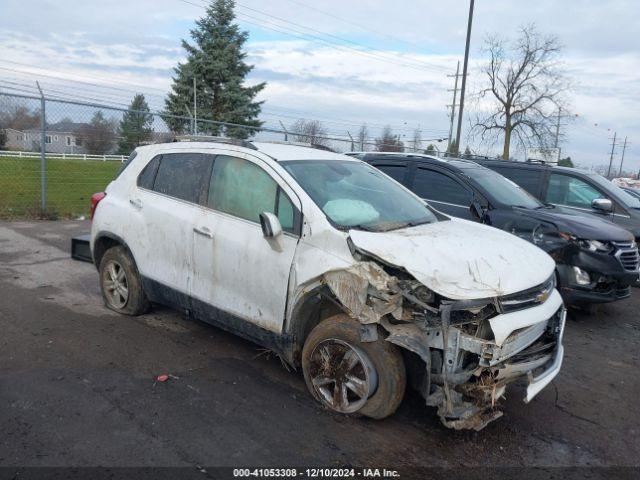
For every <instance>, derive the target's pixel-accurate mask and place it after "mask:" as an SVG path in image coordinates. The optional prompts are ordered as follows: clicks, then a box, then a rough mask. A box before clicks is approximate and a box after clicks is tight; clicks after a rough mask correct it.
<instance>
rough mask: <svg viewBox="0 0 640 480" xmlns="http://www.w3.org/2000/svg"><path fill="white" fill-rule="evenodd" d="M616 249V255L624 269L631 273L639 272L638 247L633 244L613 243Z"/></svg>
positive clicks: (639, 258) (639, 256) (639, 257)
mask: <svg viewBox="0 0 640 480" xmlns="http://www.w3.org/2000/svg"><path fill="white" fill-rule="evenodd" d="M613 244H614V245H615V247H616V251H615V253H614V255H615V256H616V258H617V259H618V260H619V261H620V263H621V264H622V267H623V268H624V269H625V270H627V271H629V272H637V271H638V265H639V263H640V255H638V247H637V246H636V245H635V244H633V243H620V242H613Z"/></svg>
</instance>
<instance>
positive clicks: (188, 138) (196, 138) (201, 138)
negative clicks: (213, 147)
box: [174, 135, 258, 150]
mask: <svg viewBox="0 0 640 480" xmlns="http://www.w3.org/2000/svg"><path fill="white" fill-rule="evenodd" d="M174 142H215V143H228V144H230V145H236V146H238V147H245V148H250V149H251V150H257V149H258V147H256V146H255V145H254V144H253V143H251V142H250V141H248V140H242V139H240V138H229V137H216V136H214V135H176V137H175V139H174Z"/></svg>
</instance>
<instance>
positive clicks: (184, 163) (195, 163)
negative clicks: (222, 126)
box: [153, 153, 213, 203]
mask: <svg viewBox="0 0 640 480" xmlns="http://www.w3.org/2000/svg"><path fill="white" fill-rule="evenodd" d="M212 163H213V156H212V155H205V154H202V153H165V154H163V155H162V157H161V158H160V165H159V166H158V172H157V173H156V175H155V177H156V178H155V182H154V184H153V190H154V191H156V192H158V193H162V194H164V195H168V196H170V197H174V198H179V199H180V200H185V201H187V202H191V203H202V202H201V201H202V200H203V195H204V192H205V187H206V179H207V178H208V177H209V172H211V164H212Z"/></svg>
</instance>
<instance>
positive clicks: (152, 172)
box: [137, 155, 160, 190]
mask: <svg viewBox="0 0 640 480" xmlns="http://www.w3.org/2000/svg"><path fill="white" fill-rule="evenodd" d="M159 166H160V155H158V156H156V157H154V158H153V160H151V161H150V162H149V163H147V166H146V167H144V168H143V169H142V172H140V175H138V182H137V183H138V186H139V187H140V188H146V189H147V190H153V183H154V181H155V179H156V173H157V172H158V167H159Z"/></svg>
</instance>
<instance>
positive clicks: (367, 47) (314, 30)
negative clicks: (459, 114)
mask: <svg viewBox="0 0 640 480" xmlns="http://www.w3.org/2000/svg"><path fill="white" fill-rule="evenodd" d="M236 5H238V6H239V7H240V8H244V9H245V10H249V11H252V12H255V13H258V14H260V15H264V16H265V17H268V18H273V19H275V20H278V21H280V22H283V23H287V24H289V25H293V26H295V27H298V28H303V29H305V30H309V31H312V32H315V33H318V34H320V35H325V36H327V37H330V38H335V39H336V40H339V41H342V42H346V43H349V44H351V45H354V46H358V47H362V48H366V49H369V50H373V49H372V48H371V47H369V46H368V45H364V44H362V43H359V42H355V41H353V40H350V39H347V38H344V37H339V36H337V35H333V34H331V33H327V32H323V31H321V30H317V29H315V28H312V27H308V26H306V25H301V24H299V23H296V22H292V21H290V20H287V19H284V18H282V17H278V16H275V15H271V14H269V13H266V12H263V11H261V10H257V9H255V8H252V7H247V6H246V5H243V4H241V3H240V2H236ZM243 15H246V14H243ZM375 55H376V56H378V57H380V58H383V59H390V60H394V59H393V58H390V57H389V56H388V55H386V54H379V53H378V54H375ZM403 62H405V63H408V62H406V60H403ZM411 64H414V65H415V66H417V67H422V68H431V69H434V68H435V69H438V70H445V71H449V69H448V68H446V67H442V66H440V65H432V64H429V63H426V62H422V61H411Z"/></svg>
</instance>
